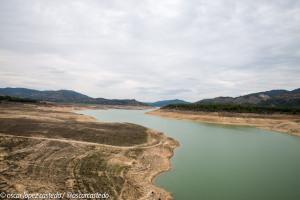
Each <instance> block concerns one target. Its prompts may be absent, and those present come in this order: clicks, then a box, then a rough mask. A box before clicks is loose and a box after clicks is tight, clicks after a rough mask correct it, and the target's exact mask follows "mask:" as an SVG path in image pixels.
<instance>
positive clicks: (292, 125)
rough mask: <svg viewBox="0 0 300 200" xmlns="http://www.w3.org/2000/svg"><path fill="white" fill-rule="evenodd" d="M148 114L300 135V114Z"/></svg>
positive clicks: (160, 111) (167, 111)
mask: <svg viewBox="0 0 300 200" xmlns="http://www.w3.org/2000/svg"><path fill="white" fill-rule="evenodd" d="M147 114H151V115H157V116H161V117H169V118H174V119H187V120H193V121H199V122H206V123H216V124H227V125H242V126H255V127H257V128H262V129H266V130H272V131H279V132H284V133H288V134H291V135H297V136H300V116H299V115H282V114H272V115H271V114H270V115H262V114H248V113H243V114H240V113H208V112H189V111H174V110H162V109H158V110H154V111H151V112H148V113H147Z"/></svg>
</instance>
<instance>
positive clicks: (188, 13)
mask: <svg viewBox="0 0 300 200" xmlns="http://www.w3.org/2000/svg"><path fill="white" fill-rule="evenodd" d="M299 24H300V2H299V1H298V0H274V1H267V0H254V1H253V0H251V1H250V0H246V1H237V0H228V1H223V0H212V1H211V0H203V1H196V0H190V1H184V0H176V1H175V0H164V1H152V0H129V1H121V0H112V1H98V0H97V1H96V0H66V1H63V2H62V1H59V0H52V1H39V0H28V1H26V3H25V2H24V1H22V0H2V1H0V80H1V81H0V87H6V86H14V87H30V88H35V89H61V88H64V89H74V90H77V91H80V92H83V93H86V94H87V95H90V96H94V97H106V98H137V99H139V100H145V101H152V100H157V99H170V98H184V99H186V100H192V101H196V100H199V99H202V98H207V97H214V96H220V95H232V96H236V95H240V94H245V93H248V92H255V91H261V90H269V89H275V88H286V89H293V88H296V87H299V86H300V80H299V78H298V77H299V74H300V73H299V72H300V69H299V68H300V67H299V63H300V53H299V52H300V27H299Z"/></svg>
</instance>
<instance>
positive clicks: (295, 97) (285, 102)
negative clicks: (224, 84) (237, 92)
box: [196, 88, 300, 108]
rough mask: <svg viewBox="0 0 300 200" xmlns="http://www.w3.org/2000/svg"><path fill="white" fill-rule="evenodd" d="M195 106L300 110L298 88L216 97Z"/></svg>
mask: <svg viewBox="0 0 300 200" xmlns="http://www.w3.org/2000/svg"><path fill="white" fill-rule="evenodd" d="M196 104H201V105H208V104H234V105H253V106H261V107H293V108H300V88H299V89H295V90H292V91H288V90H270V91H265V92H258V93H252V94H247V95H243V96H239V97H217V98H213V99H204V100H201V101H198V102H196Z"/></svg>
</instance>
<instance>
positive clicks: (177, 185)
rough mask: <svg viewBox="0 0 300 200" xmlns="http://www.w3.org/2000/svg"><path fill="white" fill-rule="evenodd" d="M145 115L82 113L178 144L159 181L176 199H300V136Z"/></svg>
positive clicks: (136, 111) (90, 111) (120, 111)
mask: <svg viewBox="0 0 300 200" xmlns="http://www.w3.org/2000/svg"><path fill="white" fill-rule="evenodd" d="M145 112H146V111H145V110H87V111H80V113H83V114H87V115H91V116H94V117H96V118H97V119H98V120H100V121H107V122H130V123H135V124H140V125H143V126H146V127H149V128H151V129H155V130H158V131H162V132H164V133H165V134H166V135H168V136H170V137H173V138H175V139H176V140H178V141H179V142H180V145H181V146H180V147H179V148H177V149H176V151H175V156H174V157H173V158H172V170H171V171H169V172H166V173H163V174H161V175H160V176H158V177H157V178H156V184H157V185H158V186H161V187H163V188H165V189H166V190H168V191H170V192H172V194H173V196H174V198H175V199H176V200H300V137H295V136H290V135H288V134H281V133H277V132H271V131H265V130H260V129H257V128H249V127H241V126H224V125H212V124H206V123H199V122H193V121H187V120H175V119H166V118H162V117H157V116H151V115H147V114H145Z"/></svg>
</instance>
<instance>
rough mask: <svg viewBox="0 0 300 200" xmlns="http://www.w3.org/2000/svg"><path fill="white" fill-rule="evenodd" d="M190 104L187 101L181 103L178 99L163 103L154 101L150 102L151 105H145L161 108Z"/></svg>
mask: <svg viewBox="0 0 300 200" xmlns="http://www.w3.org/2000/svg"><path fill="white" fill-rule="evenodd" d="M189 103H190V102H187V101H183V100H180V99H172V100H163V101H156V102H152V103H146V104H148V105H149V106H153V107H163V106H167V105H171V104H189Z"/></svg>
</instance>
